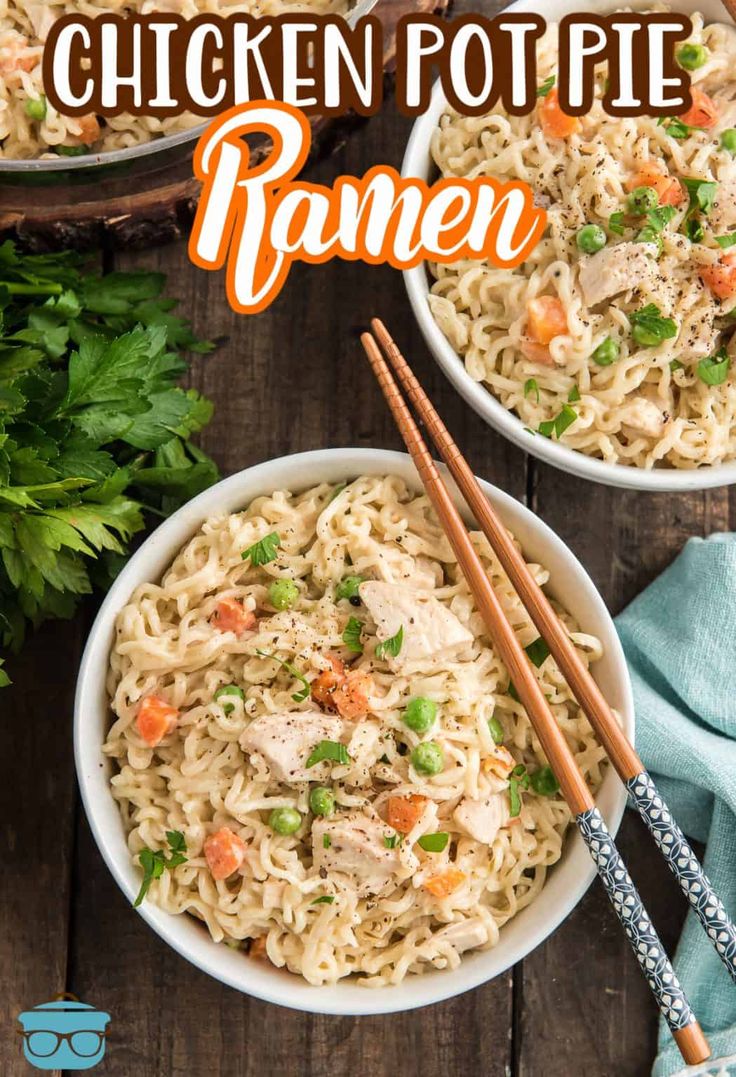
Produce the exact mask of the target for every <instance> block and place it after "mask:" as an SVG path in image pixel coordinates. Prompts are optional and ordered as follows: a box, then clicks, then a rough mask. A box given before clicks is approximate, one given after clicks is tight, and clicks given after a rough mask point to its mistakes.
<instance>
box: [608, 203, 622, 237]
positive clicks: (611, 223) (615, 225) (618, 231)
mask: <svg viewBox="0 0 736 1077" xmlns="http://www.w3.org/2000/svg"><path fill="white" fill-rule="evenodd" d="M608 230H609V232H613V233H614V234H615V235H617V236H622V235H623V234H624V211H623V210H622V209H619V210H616V212H615V213H612V214H611V216H610V217H609V218H608Z"/></svg>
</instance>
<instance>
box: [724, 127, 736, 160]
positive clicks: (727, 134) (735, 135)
mask: <svg viewBox="0 0 736 1077" xmlns="http://www.w3.org/2000/svg"><path fill="white" fill-rule="evenodd" d="M721 149H724V150H727V151H728V153H733V154H736V127H729V128H728V130H727V131H724V132H723V134H722V135H721Z"/></svg>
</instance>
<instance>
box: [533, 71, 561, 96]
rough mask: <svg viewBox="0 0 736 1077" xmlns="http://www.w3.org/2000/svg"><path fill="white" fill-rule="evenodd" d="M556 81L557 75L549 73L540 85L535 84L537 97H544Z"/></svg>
mask: <svg viewBox="0 0 736 1077" xmlns="http://www.w3.org/2000/svg"><path fill="white" fill-rule="evenodd" d="M556 82H557V76H556V75H550V76H549V78H548V79H545V80H544V82H543V83H541V85H539V86H537V97H546V96H547V94H548V93H549V92H550V90H551V89H553V88H554V85H555V83H556Z"/></svg>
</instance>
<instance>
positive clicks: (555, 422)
mask: <svg viewBox="0 0 736 1077" xmlns="http://www.w3.org/2000/svg"><path fill="white" fill-rule="evenodd" d="M577 417H578V413H577V412H576V411H575V408H571V407H570V405H569V404H563V406H562V411H560V412H559V413H558V414H557V415H556V416H555V417H554V419H546V420H545V421H544V422H543V423H540V424H539V433H540V434H542V435H543V436H544V437H546V438H551V437H552V435H553V434H557V437H558V438H559V437H561V436H562V435H563V434H564V433H565V431H566V430H567V428H568V426H572V424H573V423H574V422H575V420H576V419H577Z"/></svg>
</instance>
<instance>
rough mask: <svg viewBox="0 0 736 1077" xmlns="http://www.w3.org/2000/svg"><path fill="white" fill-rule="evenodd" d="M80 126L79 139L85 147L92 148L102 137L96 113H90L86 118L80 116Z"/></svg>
mask: <svg viewBox="0 0 736 1077" xmlns="http://www.w3.org/2000/svg"><path fill="white" fill-rule="evenodd" d="M77 122H78V124H79V137H80V138H81V140H82V142H83V143H84V144H85V146H91V145H92V143H93V142H96V141H97V140H98V138H99V137H100V133H101V132H100V125H99V123H98V120H97V117H96V116H95V114H94V112H90V113H88V114H87V115H86V116H80V117H79V119H78V121H77Z"/></svg>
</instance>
